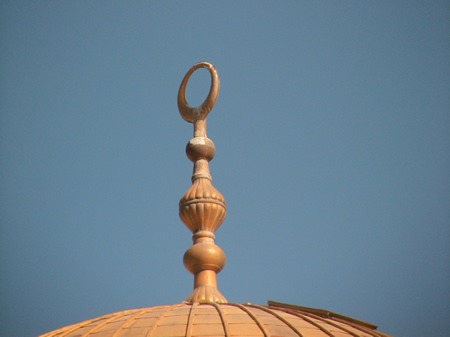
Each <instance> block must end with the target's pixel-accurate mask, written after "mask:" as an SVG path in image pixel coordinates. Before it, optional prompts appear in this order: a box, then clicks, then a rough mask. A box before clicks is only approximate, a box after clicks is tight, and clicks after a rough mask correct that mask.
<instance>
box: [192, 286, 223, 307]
mask: <svg viewBox="0 0 450 337" xmlns="http://www.w3.org/2000/svg"><path fill="white" fill-rule="evenodd" d="M186 302H188V303H228V300H227V299H226V298H225V296H223V295H222V293H221V292H220V291H219V289H217V287H214V286H210V285H202V286H199V287H197V288H195V289H194V291H193V292H192V294H191V295H190V296H189V297H188V298H187V299H186Z"/></svg>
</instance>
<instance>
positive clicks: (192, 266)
mask: <svg viewBox="0 0 450 337" xmlns="http://www.w3.org/2000/svg"><path fill="white" fill-rule="evenodd" d="M199 68H206V69H208V70H209V72H210V74H211V89H210V92H209V94H208V97H207V98H206V100H205V102H204V103H203V104H202V105H200V106H199V107H196V108H193V107H191V106H190V105H189V104H188V103H187V100H186V86H187V83H188V81H189V78H190V76H191V75H192V74H193V73H194V71H195V70H197V69H199ZM219 89H220V81H219V75H218V73H217V70H216V68H215V67H214V66H213V65H212V64H211V63H208V62H200V63H198V64H196V65H194V66H193V67H192V68H191V69H190V70H189V71H188V72H187V74H186V76H185V77H184V79H183V81H182V82H181V85H180V89H179V91H178V109H179V111H180V114H181V116H182V117H183V119H184V120H186V121H187V122H190V123H193V124H194V138H192V139H191V140H190V141H189V143H188V144H187V146H186V155H187V157H188V158H189V159H190V160H191V161H192V162H193V163H194V170H193V174H192V186H191V187H190V188H189V190H188V191H187V192H186V193H185V194H184V196H183V197H182V198H181V200H180V203H179V207H180V218H181V221H183V223H184V224H185V225H186V227H187V228H189V230H190V231H191V232H192V233H193V234H194V235H193V237H192V240H193V242H194V244H193V245H192V246H191V247H190V248H189V249H188V250H187V251H186V253H185V254H184V258H183V263H184V265H185V267H186V269H187V270H188V271H189V272H190V273H192V274H194V291H193V292H192V294H191V295H190V296H189V297H188V298H187V300H186V302H188V303H227V299H226V298H225V297H224V296H223V295H222V294H221V293H220V291H219V290H218V289H217V274H218V273H219V272H220V271H221V270H222V269H223V268H224V267H225V263H226V256H225V253H224V252H223V250H222V249H221V248H220V247H219V246H217V245H216V244H215V238H216V237H215V235H214V233H215V231H216V230H217V229H218V228H219V227H220V225H221V224H222V223H223V221H224V220H225V217H226V215H227V209H226V201H225V198H224V197H223V195H222V194H221V193H220V192H219V191H218V190H217V189H216V188H215V187H214V186H213V184H212V177H211V173H210V170H209V162H210V161H211V160H212V159H213V158H214V155H215V153H216V147H215V145H214V143H213V141H212V140H211V139H209V138H208V136H207V130H206V119H207V117H208V114H209V113H210V111H211V110H212V108H213V107H214V104H215V103H216V100H217V97H218V96H219Z"/></svg>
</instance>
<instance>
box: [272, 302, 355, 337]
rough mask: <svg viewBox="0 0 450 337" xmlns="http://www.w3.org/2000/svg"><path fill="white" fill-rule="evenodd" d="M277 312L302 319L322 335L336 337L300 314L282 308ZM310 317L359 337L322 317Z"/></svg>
mask: <svg viewBox="0 0 450 337" xmlns="http://www.w3.org/2000/svg"><path fill="white" fill-rule="evenodd" d="M278 310H281V311H283V312H285V313H287V314H291V315H293V316H296V317H299V318H301V319H303V320H304V321H306V322H308V323H309V324H311V325H314V326H315V327H316V328H319V329H320V330H321V331H323V332H324V333H326V334H327V335H328V336H330V337H336V336H335V335H334V334H333V333H332V332H331V331H329V330H327V329H326V328H324V327H323V326H321V325H320V324H319V323H316V322H314V321H313V320H312V319H310V318H308V317H307V315H304V314H300V313H298V312H295V311H293V310H289V309H284V308H279V309H278ZM311 316H312V317H311ZM311 316H310V317H311V318H315V319H318V320H320V321H321V322H324V323H326V324H329V325H331V326H333V327H335V328H338V329H341V330H343V331H345V332H347V333H349V334H351V335H352V336H354V337H359V336H358V335H357V334H355V333H354V332H351V331H349V330H347V329H344V328H341V327H340V326H339V325H338V324H335V323H333V322H331V321H329V320H328V321H327V320H326V319H323V318H322V317H319V316H316V317H314V315H311Z"/></svg>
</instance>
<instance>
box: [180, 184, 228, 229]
mask: <svg viewBox="0 0 450 337" xmlns="http://www.w3.org/2000/svg"><path fill="white" fill-rule="evenodd" d="M179 206H180V218H181V221H183V223H184V224H185V225H186V227H187V228H189V229H190V230H191V232H192V233H196V232H198V231H209V232H212V233H214V232H215V231H216V230H217V229H218V228H219V227H220V225H221V224H222V223H223V221H224V220H225V217H226V215H227V208H226V202H225V198H224V197H223V195H222V193H220V192H219V191H218V190H217V189H216V188H215V187H214V186H213V185H212V183H211V180H209V179H208V178H199V179H196V180H194V182H193V184H192V186H191V187H190V188H189V190H188V191H187V192H186V193H185V194H184V196H183V197H182V198H181V200H180V204H179Z"/></svg>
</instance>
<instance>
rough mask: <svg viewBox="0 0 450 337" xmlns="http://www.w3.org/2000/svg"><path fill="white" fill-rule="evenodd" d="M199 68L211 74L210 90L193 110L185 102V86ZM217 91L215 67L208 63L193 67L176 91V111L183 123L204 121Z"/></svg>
mask: <svg viewBox="0 0 450 337" xmlns="http://www.w3.org/2000/svg"><path fill="white" fill-rule="evenodd" d="M199 68H206V69H208V70H209V73H210V74H211V88H210V89H209V94H208V97H206V99H205V101H204V102H203V103H202V104H201V105H199V106H198V107H195V108H193V107H191V106H190V105H189V104H188V102H187V100H186V85H187V82H188V81H189V78H190V77H191V75H192V74H193V73H194V71H196V70H197V69H199ZM219 91H220V80H219V74H218V73H217V70H216V67H214V66H213V65H212V64H211V63H208V62H200V63H197V64H196V65H194V66H193V67H192V68H191V69H189V71H188V72H187V73H186V75H185V76H184V78H183V81H182V82H181V85H180V89H179V90H178V110H179V111H180V114H181V117H183V119H184V120H185V121H188V122H191V123H193V122H194V121H196V120H199V119H206V117H208V114H209V112H210V111H211V110H212V108H213V107H214V105H215V104H216V101H217V97H219Z"/></svg>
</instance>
